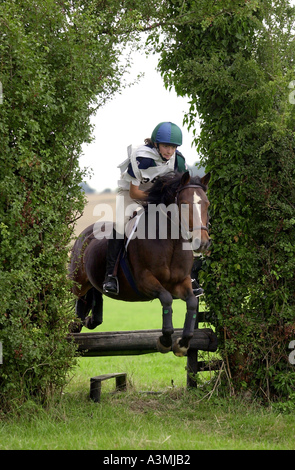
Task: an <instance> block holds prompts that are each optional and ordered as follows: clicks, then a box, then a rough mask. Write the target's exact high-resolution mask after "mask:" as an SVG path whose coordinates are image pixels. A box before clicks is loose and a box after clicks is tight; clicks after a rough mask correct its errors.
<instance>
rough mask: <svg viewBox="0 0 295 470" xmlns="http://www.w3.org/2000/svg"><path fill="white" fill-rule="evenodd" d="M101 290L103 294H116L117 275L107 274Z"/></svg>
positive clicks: (117, 288)
mask: <svg viewBox="0 0 295 470" xmlns="http://www.w3.org/2000/svg"><path fill="white" fill-rule="evenodd" d="M102 291H103V293H105V294H114V295H118V294H119V281H118V278H117V276H113V275H112V274H108V275H107V276H106V278H105V280H104V283H103V285H102Z"/></svg>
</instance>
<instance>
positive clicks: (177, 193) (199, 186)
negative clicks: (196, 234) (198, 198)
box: [175, 184, 209, 233]
mask: <svg viewBox="0 0 295 470" xmlns="http://www.w3.org/2000/svg"><path fill="white" fill-rule="evenodd" d="M187 188H201V189H203V186H201V185H200V184H187V185H186V186H182V188H179V189H177V190H176V194H175V204H177V205H178V196H179V193H181V191H183V190H184V189H187ZM200 229H201V230H206V232H208V233H209V230H208V227H206V226H205V225H201V227H200Z"/></svg>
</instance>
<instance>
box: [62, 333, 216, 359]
mask: <svg viewBox="0 0 295 470" xmlns="http://www.w3.org/2000/svg"><path fill="white" fill-rule="evenodd" d="M161 335H162V330H138V331H110V332H99V333H96V332H95V333H72V334H71V335H69V337H70V338H72V339H73V340H74V342H75V343H76V344H77V345H78V351H80V352H81V353H83V356H85V357H92V356H129V355H140V354H151V353H156V352H158V350H157V346H156V342H157V339H158V338H159V336H161ZM181 335H182V329H181V328H177V329H175V332H174V334H173V335H172V338H173V341H175V340H176V339H177V338H179V337H181ZM190 349H194V350H201V351H211V352H214V351H216V349H217V337H216V335H215V333H214V332H213V331H212V330H211V329H210V328H202V329H197V330H195V331H194V336H193V338H192V340H191V342H190Z"/></svg>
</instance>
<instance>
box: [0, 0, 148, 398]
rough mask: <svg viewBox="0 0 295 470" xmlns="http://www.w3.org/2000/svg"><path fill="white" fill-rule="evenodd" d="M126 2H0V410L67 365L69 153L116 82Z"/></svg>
mask: <svg viewBox="0 0 295 470" xmlns="http://www.w3.org/2000/svg"><path fill="white" fill-rule="evenodd" d="M136 3H138V2H134V1H133V2H132V1H130V2H123V1H122V2H117V1H108V2H105V1H99V2H92V1H90V0H89V1H87V0H85V1H62V2H61V1H54V0H45V1H43V2H36V1H34V0H26V1H21V0H20V1H14V0H6V1H2V0H1V1H0V82H1V88H2V90H3V95H4V97H3V99H1V104H0V116H1V120H0V141H1V147H0V161H1V164H0V241H1V246H0V269H1V271H0V292H1V294H0V295H1V305H0V341H1V342H2V343H3V355H4V364H3V366H1V368H0V405H1V404H2V405H4V404H5V405H7V404H10V405H12V404H15V403H16V401H20V402H22V400H24V399H25V398H26V397H27V396H29V395H31V396H36V397H38V398H40V399H41V400H43V401H44V400H46V399H47V398H48V396H49V395H50V394H51V393H53V392H54V391H55V390H59V389H60V388H61V387H62V385H63V384H64V383H65V380H66V374H67V372H68V370H69V367H70V366H71V365H72V364H73V357H74V350H73V347H72V345H71V344H70V343H68V342H67V341H66V334H67V331H68V325H69V322H70V321H71V319H72V315H73V312H72V310H73V309H72V306H73V304H72V299H71V296H70V284H69V281H68V280H67V261H68V246H69V243H70V240H71V236H72V232H73V226H74V222H75V220H76V219H77V218H78V217H80V215H81V212H82V211H83V206H84V203H85V200H84V195H83V193H82V192H81V189H80V184H81V182H82V179H83V175H84V171H81V170H80V168H79V156H80V154H81V146H82V143H83V142H88V141H90V139H91V125H90V116H91V114H93V113H94V111H95V109H97V108H98V107H99V106H101V105H103V104H104V103H105V102H106V101H107V100H108V99H110V98H111V97H112V96H113V95H114V93H115V92H117V91H119V90H120V89H121V88H122V86H123V85H124V82H123V78H122V77H123V73H124V72H125V70H126V69H128V66H129V65H130V57H128V55H126V56H124V60H121V62H120V60H119V58H120V57H121V55H122V52H123V50H124V45H125V44H126V43H127V42H128V41H132V40H134V38H135V35H131V34H130V30H131V29H132V28H133V29H134V30H136V28H135V25H137V24H138V23H139V21H141V18H142V15H141V16H140V17H139V14H138V12H137V10H135V9H133V8H132V7H135V6H136ZM102 137H103V136H102Z"/></svg>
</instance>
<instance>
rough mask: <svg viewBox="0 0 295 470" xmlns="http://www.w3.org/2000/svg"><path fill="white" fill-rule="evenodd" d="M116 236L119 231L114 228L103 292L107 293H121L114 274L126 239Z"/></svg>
mask: <svg viewBox="0 0 295 470" xmlns="http://www.w3.org/2000/svg"><path fill="white" fill-rule="evenodd" d="M116 237H117V232H116V231H115V229H114V230H113V238H109V240H108V249H107V267H106V276H105V280H104V283H103V286H102V290H103V293H105V294H106V293H108V294H115V295H118V294H119V283H118V278H117V276H116V275H115V274H114V270H115V266H116V262H117V259H118V257H119V254H120V251H121V249H122V248H123V244H124V239H123V238H116Z"/></svg>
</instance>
